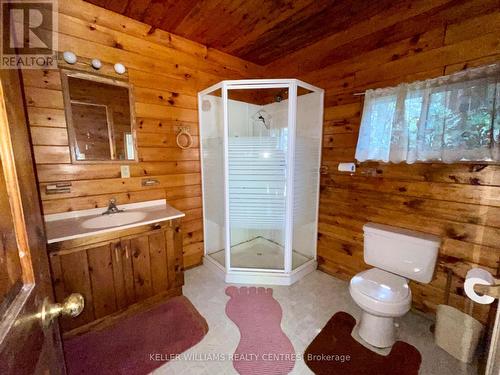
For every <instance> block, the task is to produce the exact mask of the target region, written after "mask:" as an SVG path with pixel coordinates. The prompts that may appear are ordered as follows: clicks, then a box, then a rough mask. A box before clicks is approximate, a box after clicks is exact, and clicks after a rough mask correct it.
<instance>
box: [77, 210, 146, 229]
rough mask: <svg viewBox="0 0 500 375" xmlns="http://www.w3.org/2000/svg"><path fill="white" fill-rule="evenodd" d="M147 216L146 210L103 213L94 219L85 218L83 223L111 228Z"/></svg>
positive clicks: (88, 225)
mask: <svg viewBox="0 0 500 375" xmlns="http://www.w3.org/2000/svg"><path fill="white" fill-rule="evenodd" d="M145 217H146V213H144V212H137V211H136V212H119V213H115V214H110V215H102V216H97V217H93V218H92V219H88V220H85V221H84V222H83V223H82V226H83V227H84V228H89V229H96V228H109V227H116V226H119V225H126V224H131V223H135V222H136V221H140V220H142V219H144V218H145Z"/></svg>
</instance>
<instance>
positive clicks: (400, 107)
mask: <svg viewBox="0 0 500 375" xmlns="http://www.w3.org/2000/svg"><path fill="white" fill-rule="evenodd" d="M356 159H357V160H358V161H366V160H375V161H383V162H389V161H391V162H394V163H399V162H402V161H405V162H407V163H414V162H415V161H443V162H446V163H453V162H461V161H500V64H495V65H488V66H484V67H480V68H475V69H469V70H466V71H463V72H460V73H455V74H452V75H449V76H444V77H439V78H436V79H429V80H426V81H421V82H415V83H411V84H401V85H399V86H397V87H391V88H385V89H377V90H368V91H366V93H365V104H364V108H363V118H362V120H361V128H360V132H359V139H358V145H357V148H356Z"/></svg>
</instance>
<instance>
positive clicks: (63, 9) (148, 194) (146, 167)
mask: <svg viewBox="0 0 500 375" xmlns="http://www.w3.org/2000/svg"><path fill="white" fill-rule="evenodd" d="M58 37H59V49H60V51H66V50H70V51H73V52H74V53H76V55H77V56H79V57H80V58H81V59H84V58H85V59H90V58H99V59H100V60H101V61H102V62H103V63H105V64H114V63H116V62H122V63H123V64H124V65H125V66H126V67H127V69H128V76H129V81H130V83H131V84H132V85H133V87H134V93H135V112H136V116H137V133H138V134H137V135H138V154H139V160H140V162H139V163H130V164H129V165H130V169H131V178H127V179H121V178H120V166H119V165H118V164H99V165H95V164H94V165H92V164H71V159H70V149H69V146H68V136H67V129H66V121H65V116H64V106H63V96H62V91H61V80H60V75H59V71H57V70H47V71H43V70H32V71H28V70H26V71H24V72H23V73H24V74H23V79H24V85H25V95H26V101H27V104H28V116H29V121H30V128H31V134H32V141H33V145H34V152H35V161H36V168H37V174H38V180H39V183H40V190H41V196H42V204H43V211H44V213H45V214H50V213H56V212H63V211H70V210H79V209H86V208H93V207H103V206H106V204H107V202H108V200H109V198H111V197H116V198H117V200H118V202H119V203H131V202H137V201H144V200H151V199H160V198H166V199H167V201H168V202H169V203H170V204H171V205H172V206H174V207H176V208H177V209H179V210H182V211H184V212H185V213H186V218H185V220H184V222H183V232H184V264H185V266H186V267H190V266H193V265H196V264H199V263H200V262H201V257H202V255H203V228H202V199H201V181H200V162H199V160H200V155H199V143H198V137H197V135H198V113H197V97H196V95H197V93H198V91H200V90H202V89H204V88H206V87H208V86H210V85H212V84H214V83H216V82H218V81H221V80H224V79H238V78H256V77H258V76H260V75H261V73H262V68H261V67H259V66H257V65H254V64H252V63H248V62H245V61H243V60H240V59H238V58H235V57H232V56H229V55H226V54H224V53H221V52H219V51H216V50H212V49H209V48H207V47H205V46H203V45H201V44H198V43H194V42H191V41H189V40H186V39H183V38H180V37H177V36H175V35H172V34H169V33H166V32H163V31H160V30H152V29H151V27H149V26H147V25H145V24H143V23H140V22H137V21H134V20H132V19H130V18H127V17H124V16H121V15H118V14H116V13H113V12H111V11H108V10H105V9H103V8H99V7H97V6H94V5H91V4H88V3H85V2H83V1H80V0H66V1H62V2H60V3H59V35H58ZM178 126H189V127H190V130H191V134H193V135H194V141H195V142H194V146H193V148H191V149H189V150H181V149H180V148H178V147H177V146H176V144H175V136H176V131H177V128H178ZM145 177H151V178H154V179H157V180H158V181H159V185H156V186H152V187H143V186H141V180H142V179H143V178H145ZM62 181H71V183H72V187H71V193H68V194H57V195H47V194H45V186H46V185H47V184H49V183H54V182H62Z"/></svg>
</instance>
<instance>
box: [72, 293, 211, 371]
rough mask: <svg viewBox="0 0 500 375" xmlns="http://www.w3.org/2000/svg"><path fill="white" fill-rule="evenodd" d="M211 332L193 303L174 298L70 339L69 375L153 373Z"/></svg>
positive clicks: (181, 297)
mask: <svg viewBox="0 0 500 375" xmlns="http://www.w3.org/2000/svg"><path fill="white" fill-rule="evenodd" d="M207 332H208V325H207V322H206V321H205V319H204V318H203V317H202V316H201V315H200V313H199V312H198V311H197V310H196V308H195V307H194V306H193V305H192V304H191V302H189V300H188V299H187V298H186V297H184V296H179V297H174V298H172V299H170V300H168V301H167V302H165V303H163V304H161V305H160V306H157V307H155V308H153V309H151V310H148V311H144V312H141V313H138V314H137V315H134V316H131V317H129V318H126V319H124V320H121V321H119V322H118V323H116V324H114V325H113V326H111V327H107V328H105V329H103V330H101V331H95V332H89V333H86V334H84V335H82V336H77V337H74V338H71V339H69V340H66V341H65V342H64V353H65V356H66V364H67V368H68V374H69V375H75V374H91V375H101V374H110V375H111V374H113V375H116V374H127V375H143V374H149V373H150V372H151V371H153V370H154V369H156V368H158V367H160V366H162V365H163V364H165V362H167V361H168V360H169V359H171V358H172V357H173V356H175V355H177V354H180V353H182V352H184V351H186V350H187V349H189V348H190V347H192V346H194V345H195V344H197V343H198V342H200V341H201V339H202V338H203V337H204V336H205V334H206V333H207Z"/></svg>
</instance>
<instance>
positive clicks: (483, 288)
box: [474, 284, 500, 299]
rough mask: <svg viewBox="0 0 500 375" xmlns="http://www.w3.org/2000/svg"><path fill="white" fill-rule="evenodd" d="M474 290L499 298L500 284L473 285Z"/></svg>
mask: <svg viewBox="0 0 500 375" xmlns="http://www.w3.org/2000/svg"><path fill="white" fill-rule="evenodd" d="M474 291H475V292H476V293H481V294H483V295H486V296H490V297H493V298H499V299H500V284H494V285H481V284H477V285H474Z"/></svg>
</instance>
